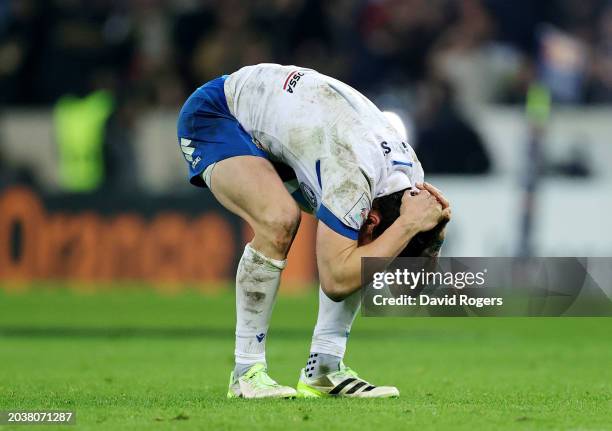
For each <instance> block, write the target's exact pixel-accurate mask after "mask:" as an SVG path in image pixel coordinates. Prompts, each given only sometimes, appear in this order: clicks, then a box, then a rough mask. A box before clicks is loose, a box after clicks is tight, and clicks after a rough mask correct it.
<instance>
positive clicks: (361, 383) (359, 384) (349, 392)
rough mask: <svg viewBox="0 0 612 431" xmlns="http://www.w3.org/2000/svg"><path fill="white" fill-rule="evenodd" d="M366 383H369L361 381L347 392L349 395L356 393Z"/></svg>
mask: <svg viewBox="0 0 612 431" xmlns="http://www.w3.org/2000/svg"><path fill="white" fill-rule="evenodd" d="M365 385H367V383H366V382H359V383H356V384H355V386H353V387H352V388H351V389H349V390H348V391H346V394H347V395H349V394H354V393H355V392H357V391H358V390H359V388H361V387H362V386H365Z"/></svg>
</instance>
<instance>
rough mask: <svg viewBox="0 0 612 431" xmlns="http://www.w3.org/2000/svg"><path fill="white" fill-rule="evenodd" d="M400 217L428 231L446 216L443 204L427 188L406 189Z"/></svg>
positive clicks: (409, 223)
mask: <svg viewBox="0 0 612 431" xmlns="http://www.w3.org/2000/svg"><path fill="white" fill-rule="evenodd" d="M400 217H402V218H403V219H404V221H406V222H407V223H408V225H410V226H412V227H414V228H415V229H416V230H418V231H419V232H426V231H429V230H431V229H433V228H434V227H436V225H437V224H438V223H439V222H440V221H441V220H442V219H443V218H444V217H445V212H444V210H443V209H442V205H441V204H440V202H438V200H437V199H436V197H435V196H434V195H432V194H431V193H429V191H427V190H418V191H415V190H406V192H405V193H404V196H402V205H401V207H400Z"/></svg>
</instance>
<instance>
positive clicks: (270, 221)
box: [262, 201, 301, 251]
mask: <svg viewBox="0 0 612 431" xmlns="http://www.w3.org/2000/svg"><path fill="white" fill-rule="evenodd" d="M300 219H301V212H300V208H299V207H298V206H297V204H295V202H293V201H291V202H289V203H287V204H279V205H276V206H275V207H274V210H272V211H269V212H268V214H267V215H266V216H265V217H264V220H263V222H262V225H263V226H262V229H263V230H264V231H265V233H264V236H265V237H266V238H267V239H268V240H269V241H270V243H271V244H270V245H271V246H272V247H274V248H275V249H277V250H279V251H285V250H287V249H288V248H289V246H290V245H291V242H292V241H293V238H294V237H295V234H296V232H297V229H298V227H299V225H300Z"/></svg>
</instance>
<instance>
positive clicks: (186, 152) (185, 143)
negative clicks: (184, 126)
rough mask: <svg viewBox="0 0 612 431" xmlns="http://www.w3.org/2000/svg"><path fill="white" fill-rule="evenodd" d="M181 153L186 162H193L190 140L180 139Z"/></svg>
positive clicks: (192, 149) (192, 148)
mask: <svg viewBox="0 0 612 431" xmlns="http://www.w3.org/2000/svg"><path fill="white" fill-rule="evenodd" d="M181 151H182V152H183V156H185V160H187V161H188V162H190V163H191V162H193V152H194V151H195V148H194V147H192V146H191V139H185V138H181Z"/></svg>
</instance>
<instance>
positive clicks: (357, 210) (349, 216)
mask: <svg viewBox="0 0 612 431" xmlns="http://www.w3.org/2000/svg"><path fill="white" fill-rule="evenodd" d="M369 212H370V201H369V199H368V197H367V195H366V194H365V193H363V194H362V195H361V196H360V197H359V200H358V201H357V202H356V203H355V205H353V207H352V208H351V209H350V210H349V211H348V212H347V213H346V214H345V215H344V221H345V222H346V223H347V225H348V226H351V227H353V228H354V229H357V230H359V229H361V226H362V225H363V222H364V221H365V219H366V218H367V217H368V213H369Z"/></svg>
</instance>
